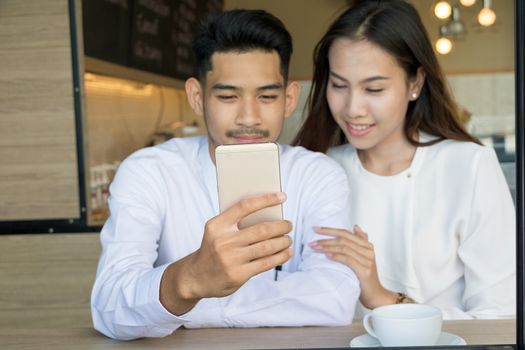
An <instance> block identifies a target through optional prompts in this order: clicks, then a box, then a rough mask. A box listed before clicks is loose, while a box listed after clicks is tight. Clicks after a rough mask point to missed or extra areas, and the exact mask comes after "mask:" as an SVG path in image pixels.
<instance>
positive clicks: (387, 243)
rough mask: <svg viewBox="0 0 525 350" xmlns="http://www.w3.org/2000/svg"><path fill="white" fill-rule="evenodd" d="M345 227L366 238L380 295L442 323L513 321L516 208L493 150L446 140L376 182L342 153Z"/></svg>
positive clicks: (353, 156) (343, 149) (346, 149)
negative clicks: (415, 305) (416, 306)
mask: <svg viewBox="0 0 525 350" xmlns="http://www.w3.org/2000/svg"><path fill="white" fill-rule="evenodd" d="M329 155H330V156H332V157H333V158H334V159H336V160H337V161H338V162H339V163H340V164H341V165H342V166H343V167H344V169H345V170H346V173H347V175H348V180H349V183H350V190H351V193H350V201H351V209H350V218H351V224H352V225H354V224H358V225H360V226H361V228H362V229H363V230H364V231H365V232H367V233H368V235H369V239H370V241H371V242H372V243H373V245H374V247H375V253H376V259H377V260H376V263H377V268H378V274H379V278H380V281H381V283H382V284H383V286H384V287H385V288H387V289H389V290H392V291H398V292H405V293H407V294H408V295H409V296H411V297H413V298H414V299H415V300H416V301H417V302H421V303H427V304H431V305H435V306H438V307H440V308H441V309H442V310H443V314H444V318H445V319H463V318H465V319H467V318H500V317H514V315H515V312H516V311H515V310H516V298H515V293H516V292H515V291H516V288H515V286H516V264H515V250H516V244H515V236H516V231H515V209H514V206H513V203H512V198H511V195H510V191H509V189H508V186H507V183H506V181H505V178H504V176H503V173H502V171H501V168H500V166H499V163H498V160H497V157H496V154H495V152H494V150H493V149H492V148H489V147H483V146H479V145H476V144H474V143H471V142H457V141H451V140H446V141H442V142H439V143H437V144H436V145H433V146H429V147H419V148H418V149H417V151H416V154H415V156H414V159H413V161H412V164H411V166H410V167H409V168H408V169H406V170H405V171H403V172H401V173H399V174H397V175H394V176H379V175H376V174H373V173H371V172H369V171H367V170H366V169H364V167H363V166H362V164H361V162H360V160H359V157H358V155H357V152H356V150H355V149H354V148H353V147H352V146H350V145H342V146H338V147H335V148H333V149H331V150H330V151H329Z"/></svg>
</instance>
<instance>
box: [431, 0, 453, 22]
mask: <svg viewBox="0 0 525 350" xmlns="http://www.w3.org/2000/svg"><path fill="white" fill-rule="evenodd" d="M451 13H452V7H451V6H450V4H449V3H448V2H446V1H438V2H437V3H436V5H434V15H436V17H437V18H439V19H445V18H448V17H450V14H451Z"/></svg>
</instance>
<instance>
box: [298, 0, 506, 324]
mask: <svg viewBox="0 0 525 350" xmlns="http://www.w3.org/2000/svg"><path fill="white" fill-rule="evenodd" d="M314 59H315V72H314V78H313V82H312V83H313V84H312V91H311V92H310V97H309V103H308V107H309V110H308V116H307V119H306V121H305V124H304V125H303V127H302V129H301V131H300V132H299V134H298V136H297V138H296V140H295V143H296V144H298V145H301V146H304V147H306V148H309V149H311V150H314V151H320V152H326V151H328V154H329V155H331V156H332V157H333V158H335V159H336V160H337V161H338V162H339V163H340V164H341V165H342V166H343V167H344V169H345V170H346V172H347V175H348V179H349V182H350V186H351V191H352V192H351V203H352V207H351V208H352V209H351V210H352V211H351V213H349V215H350V216H351V221H352V223H353V224H355V225H356V226H354V229H353V232H349V231H346V230H342V229H339V228H319V227H316V228H315V230H316V231H317V232H318V233H320V234H323V235H326V236H328V237H327V239H323V240H319V241H317V242H314V243H313V244H311V246H312V248H314V249H316V250H317V251H318V252H320V253H324V254H326V255H327V256H328V257H330V258H332V259H334V260H337V261H339V262H341V263H344V264H346V265H348V266H349V267H351V268H352V269H353V270H354V271H355V272H356V275H357V276H358V278H359V280H360V282H361V289H362V291H361V297H360V301H361V303H362V305H363V306H365V307H366V308H375V307H378V306H381V305H387V304H394V303H401V302H420V303H428V304H432V305H435V306H438V307H440V308H441V309H442V310H443V313H444V317H445V318H447V319H451V318H496V317H513V316H514V315H515V308H516V306H515V283H516V282H515V278H516V276H515V255H514V253H515V211H514V207H513V203H512V198H511V196H510V191H509V189H508V187H507V184H506V182H505V179H504V176H503V173H502V171H501V168H500V167H499V163H498V160H497V158H496V155H495V152H494V151H493V150H492V149H491V148H489V147H484V146H482V145H481V144H480V142H479V141H478V140H477V139H476V138H475V137H473V136H471V135H469V134H468V133H467V132H466V131H465V129H464V128H463V126H462V125H461V124H460V123H459V122H458V120H459V119H458V108H457V106H456V104H455V102H454V101H453V99H452V96H451V93H450V92H449V90H448V88H447V83H446V79H445V77H444V75H443V72H442V70H441V68H440V66H439V64H438V61H437V59H436V56H435V54H434V52H433V50H432V44H431V42H430V40H429V38H428V34H427V33H426V31H425V29H424V27H423V24H422V22H421V19H420V18H419V15H418V13H417V12H416V10H415V9H414V8H413V7H412V6H411V5H410V4H408V3H406V2H404V1H400V0H399V1H396V0H391V1H385V0H383V1H372V0H367V1H358V2H355V4H354V5H353V6H351V7H350V8H349V9H348V10H346V11H345V12H344V13H343V14H342V15H341V16H340V17H339V18H338V19H337V20H336V21H335V22H334V23H333V24H332V26H331V27H330V28H329V30H328V32H327V33H326V34H325V35H324V37H323V38H322V39H321V41H320V42H319V43H318V44H317V46H316V50H315V53H314ZM357 225H359V226H357ZM364 231H366V232H367V233H368V235H367V234H366V233H365V232H364Z"/></svg>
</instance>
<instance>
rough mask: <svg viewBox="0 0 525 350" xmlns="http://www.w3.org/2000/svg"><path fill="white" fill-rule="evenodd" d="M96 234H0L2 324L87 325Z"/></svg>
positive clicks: (44, 326)
mask: <svg viewBox="0 0 525 350" xmlns="http://www.w3.org/2000/svg"><path fill="white" fill-rule="evenodd" d="M99 254H100V244H99V235H98V234H96V233H82V234H79V233H77V234H44V235H42V234H40V235H4V236H0V328H22V327H23V328H56V327H58V328H67V327H91V314H90V308H89V300H90V294H91V288H92V286H93V282H94V279H95V273H96V268H97V261H98V257H99Z"/></svg>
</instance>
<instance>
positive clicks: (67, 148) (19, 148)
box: [0, 0, 80, 221]
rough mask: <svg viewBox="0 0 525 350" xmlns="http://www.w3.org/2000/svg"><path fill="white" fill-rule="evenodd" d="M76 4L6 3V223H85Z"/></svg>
mask: <svg viewBox="0 0 525 350" xmlns="http://www.w3.org/2000/svg"><path fill="white" fill-rule="evenodd" d="M74 118H75V114H74V103H73V83H72V65H71V43H70V31H69V14H68V2H67V1H66V0H46V1H40V0H27V1H18V0H2V1H0V221H5V220H27V219H64V218H79V217H80V208H79V194H78V173H77V156H76V137H75V119H74Z"/></svg>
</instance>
